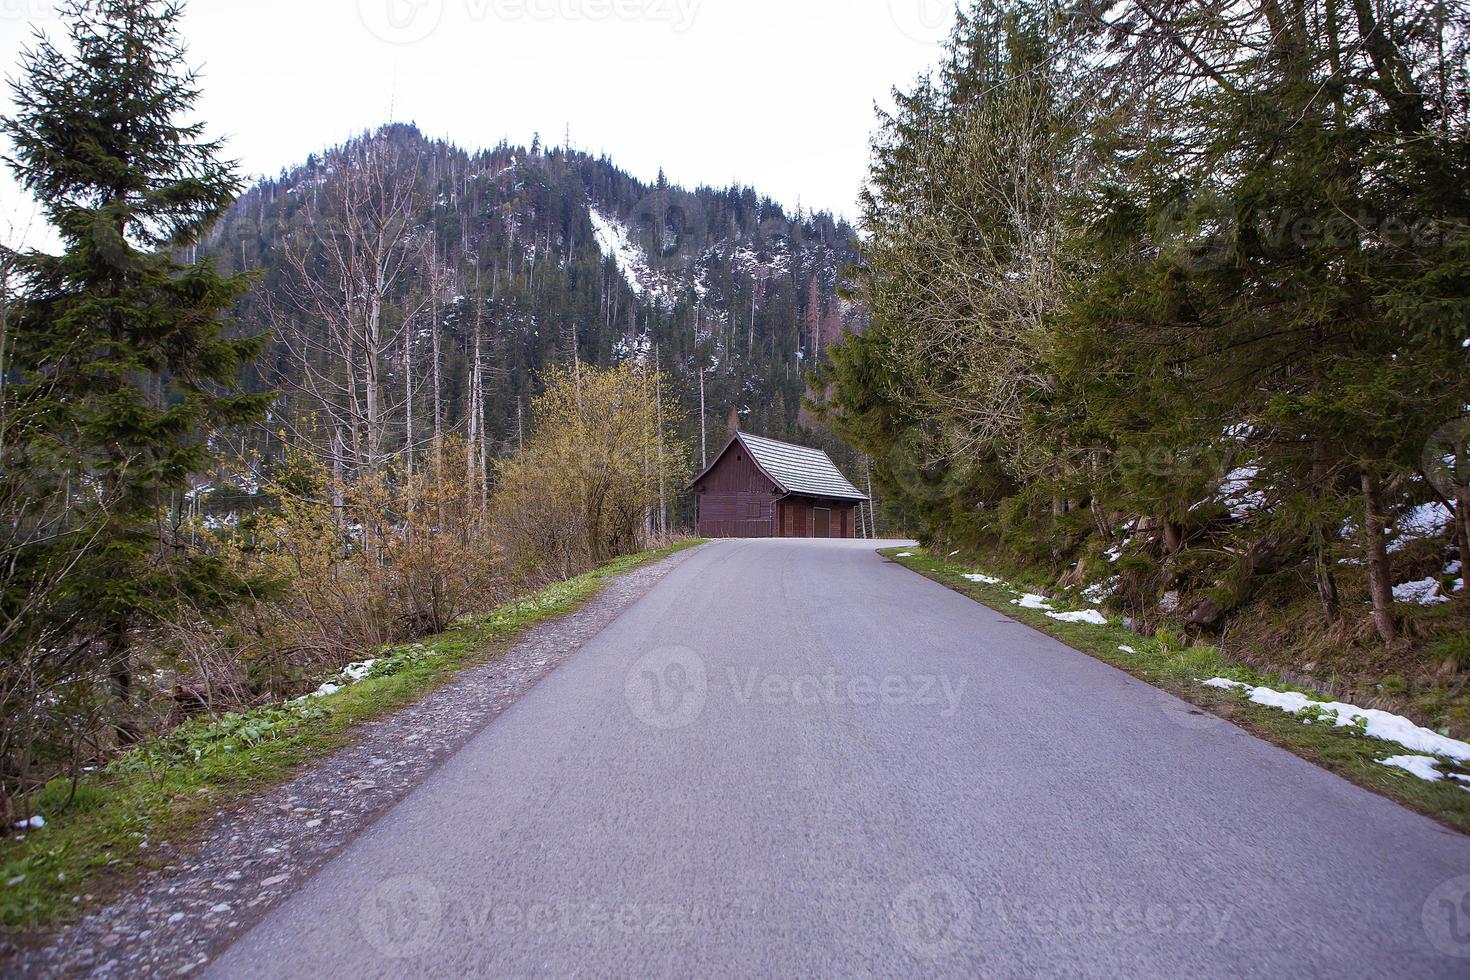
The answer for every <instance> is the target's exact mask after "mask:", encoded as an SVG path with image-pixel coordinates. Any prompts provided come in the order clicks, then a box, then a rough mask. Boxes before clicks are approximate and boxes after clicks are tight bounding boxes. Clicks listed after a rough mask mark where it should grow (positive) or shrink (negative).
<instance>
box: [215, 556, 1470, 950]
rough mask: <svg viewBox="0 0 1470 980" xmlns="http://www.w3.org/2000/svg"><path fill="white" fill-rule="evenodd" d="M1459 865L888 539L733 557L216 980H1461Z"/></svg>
mask: <svg viewBox="0 0 1470 980" xmlns="http://www.w3.org/2000/svg"><path fill="white" fill-rule="evenodd" d="M1461 876H1470V839H1467V838H1465V837H1462V836H1459V835H1457V834H1454V833H1451V832H1450V831H1447V830H1445V829H1443V828H1441V827H1439V826H1438V825H1436V824H1434V823H1432V822H1431V821H1429V820H1426V819H1424V818H1422V817H1420V816H1417V815H1415V814H1413V813H1410V812H1409V811H1407V810H1404V809H1402V808H1401V807H1399V806H1397V805H1395V804H1393V803H1390V802H1388V801H1387V800H1384V799H1382V798H1380V797H1377V796H1374V795H1372V794H1370V793H1368V792H1366V791H1363V790H1361V789H1358V788H1356V787H1354V786H1352V785H1350V784H1349V783H1347V782H1345V781H1343V780H1341V779H1339V778H1337V777H1335V776H1332V775H1330V774H1328V773H1326V772H1324V771H1323V770H1320V769H1318V768H1316V767H1314V766H1312V765H1310V764H1308V763H1306V762H1303V761H1302V760H1300V759H1298V758H1296V757H1295V756H1292V755H1290V754H1288V753H1286V752H1284V751H1282V750H1279V749H1277V748H1274V747H1273V746H1270V745H1268V744H1266V743H1264V742H1261V741H1259V740H1257V739H1255V738H1252V737H1250V736H1248V735H1246V734H1245V733H1243V732H1242V731H1240V730H1239V729H1237V728H1235V727H1233V726H1231V725H1229V724H1227V723H1225V722H1223V721H1220V720H1218V719H1215V718H1213V717H1210V716H1200V715H1197V714H1192V713H1191V709H1190V708H1189V706H1187V705H1185V704H1184V703H1183V702H1180V701H1177V700H1175V699H1173V698H1170V697H1168V696H1166V695H1163V694H1161V693H1160V692H1158V691H1156V690H1155V689H1153V688H1151V687H1149V686H1148V685H1146V684H1143V683H1141V682H1139V681H1137V680H1134V679H1133V678H1131V677H1129V676H1127V675H1125V674H1123V673H1121V672H1119V671H1117V670H1114V669H1112V668H1110V667H1108V666H1106V665H1104V664H1101V663H1099V662H1097V661H1095V660H1092V659H1091V658H1089V657H1087V656H1085V655H1083V654H1081V653H1078V652H1076V651H1074V650H1071V649H1070V648H1068V647H1066V646H1064V645H1062V644H1060V643H1058V642H1056V641H1054V640H1051V639H1049V638H1047V637H1046V636H1043V635H1042V634H1039V633H1037V632H1035V631H1033V630H1031V629H1029V628H1027V627H1024V626H1021V625H1018V624H1016V623H1015V622H1013V621H1011V620H1009V619H1006V618H1005V617H1003V616H1001V615H999V614H997V613H995V612H993V611H991V610H989V609H987V608H985V607H983V606H980V605H978V604H976V603H973V602H971V601H970V600H968V599H965V598H964V597H962V596H959V595H957V594H955V593H953V592H950V591H948V590H946V589H944V588H942V587H940V586H938V585H936V584H934V583H932V582H930V581H928V580H926V579H923V578H921V577H920V576H918V575H915V574H913V573H912V572H909V571H907V570H905V569H903V568H901V567H899V566H897V565H894V564H892V563H889V562H886V561H885V560H883V559H882V558H881V557H879V556H878V555H877V554H876V553H875V552H874V550H873V546H872V545H870V544H868V543H865V542H813V541H804V542H802V541H752V542H723V543H718V544H714V545H711V546H709V547H707V548H705V549H703V550H702V551H700V552H699V553H696V554H695V555H693V556H692V557H691V558H690V559H689V560H688V561H686V562H685V563H684V564H683V565H682V566H681V567H680V568H679V569H677V570H676V571H675V572H674V573H673V574H671V575H670V576H669V577H668V578H667V579H665V580H664V581H663V582H662V583H661V584H660V585H659V586H658V587H657V588H655V589H654V591H653V592H651V593H650V594H649V595H648V596H646V597H645V598H644V599H643V600H642V601H640V602H639V603H638V604H637V605H636V606H634V607H633V608H632V609H630V610H629V611H628V612H627V613H626V614H624V615H623V616H622V618H621V619H619V620H618V621H616V622H615V623H614V624H613V625H612V626H611V627H609V628H608V629H607V630H606V631H604V632H603V633H602V634H601V635H600V636H598V637H597V638H596V639H594V640H593V641H592V642H591V643H590V644H588V646H587V647H586V648H585V649H584V650H583V651H582V652H581V653H580V654H578V655H577V656H576V657H574V658H573V659H572V660H570V661H569V662H568V663H567V664H566V665H564V666H563V667H562V668H560V669H559V670H558V671H556V672H555V673H554V674H552V675H551V676H550V677H548V678H547V679H546V680H545V681H543V682H542V683H541V684H540V686H538V687H537V688H536V689H535V690H533V691H532V692H531V693H530V694H529V695H528V696H527V697H526V698H525V699H524V700H523V701H521V702H520V703H519V704H518V705H516V706H515V707H513V708H511V709H510V710H508V711H506V712H505V713H504V714H503V715H501V716H500V717H499V718H498V719H497V720H496V721H495V722H494V723H493V724H490V725H489V726H488V727H486V729H485V730H484V731H483V732H482V733H481V734H480V735H478V736H477V737H476V738H475V739H474V740H473V741H472V742H470V743H469V744H468V745H467V746H466V747H465V748H464V749H463V750H462V751H460V752H459V753H458V754H457V755H455V756H453V757H452V758H451V759H450V760H449V761H448V762H447V763H446V764H445V765H444V766H443V767H442V768H441V769H439V770H438V771H437V772H436V773H435V774H434V775H433V776H431V777H430V778H429V780H428V781H427V782H426V783H425V784H424V785H423V786H421V787H420V788H419V789H418V790H417V791H416V792H415V793H413V795H411V796H410V797H408V798H407V799H406V800H405V801H404V802H402V803H401V804H399V805H398V806H397V807H396V808H394V809H393V810H392V811H390V812H389V813H388V814H387V815H386V816H385V817H384V818H383V819H382V820H381V821H380V822H379V823H377V824H376V825H375V826H374V827H373V828H372V829H371V830H369V831H368V832H367V833H366V834H364V835H363V836H362V837H360V838H358V839H357V840H356V841H355V842H354V843H352V844H351V845H349V847H348V848H347V849H346V850H345V851H344V852H343V853H342V854H341V855H340V856H339V857H338V858H337V859H336V860H335V861H333V862H332V863H330V864H329V865H327V866H326V867H325V868H324V869H322V871H321V872H320V873H318V874H317V875H316V877H315V878H313V879H312V880H311V881H310V882H309V883H308V884H307V885H306V886H305V887H304V888H303V889H302V890H301V891H300V892H298V893H297V894H296V895H295V896H294V897H293V898H291V899H290V900H288V901H287V902H285V903H284V904H283V905H281V906H280V907H278V908H277V909H276V910H275V911H274V912H273V913H272V914H270V915H269V916H268V917H267V918H266V919H265V920H264V921H262V922H261V923H260V924H259V925H258V926H257V927H256V928H255V929H254V930H253V931H251V932H250V933H249V934H247V935H246V936H245V937H244V938H243V939H242V940H241V941H240V942H238V943H237V944H236V945H235V946H234V947H233V948H231V949H230V950H229V951H228V952H227V953H226V954H225V955H224V956H223V957H222V958H220V959H219V960H217V961H216V962H215V964H214V965H213V967H212V972H213V975H215V976H220V977H271V978H276V977H297V976H330V977H352V978H367V977H402V976H465V975H494V976H531V975H535V976H573V975H580V976H596V977H606V976H626V977H654V976H681V977H685V976H725V975H741V976H782V977H785V976H874V975H877V976H904V975H913V976H918V975H924V976H931V975H955V976H1129V977H1166V976H1167V977H1179V976H1201V975H1206V976H1230V977H1242V976H1245V977H1251V976H1334V977H1368V976H1384V977H1388V976H1392V977H1431V976H1444V977H1466V976H1470V877H1465V878H1463V879H1462V878H1461ZM1457 953H1458V954H1462V955H1460V956H1456V955H1452V954H1457Z"/></svg>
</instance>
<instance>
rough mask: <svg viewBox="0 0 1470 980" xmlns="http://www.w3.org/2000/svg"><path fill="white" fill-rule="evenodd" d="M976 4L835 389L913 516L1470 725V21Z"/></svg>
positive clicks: (1367, 9) (1057, 578)
mask: <svg viewBox="0 0 1470 980" xmlns="http://www.w3.org/2000/svg"><path fill="white" fill-rule="evenodd" d="M1467 16H1470V14H1467V8H1466V7H1465V6H1464V5H1463V4H1459V3H1448V2H1446V3H1420V2H1409V0H1385V2H1376V3H1370V2H1367V0H1251V2H1246V3H1229V4H1198V3H1195V2H1193V0H1177V2H1175V0H1165V2H1144V0H1120V2H1117V3H1112V4H1090V5H1082V6H1080V7H1077V6H1070V5H1062V4H1055V3H1049V2H1038V0H997V2H981V3H976V4H972V5H969V7H968V8H967V10H966V11H965V12H964V13H962V15H961V17H960V18H959V21H958V24H957V26H956V28H955V30H954V32H953V35H952V37H951V40H950V43H949V44H948V46H947V55H946V58H945V61H944V63H943V64H942V65H941V66H939V69H938V71H937V72H936V73H935V74H934V75H933V76H932V77H930V78H926V79H921V80H920V81H919V82H918V83H917V84H915V85H913V86H912V87H909V88H908V89H907V90H905V91H903V92H901V93H900V98H899V104H898V108H897V109H896V111H895V112H893V113H892V114H890V115H888V116H886V117H885V118H884V119H883V120H882V124H881V127H880V129H879V131H878V133H877V134H876V136H875V138H874V141H873V161H872V170H871V183H870V187H869V191H868V192H867V194H866V196H865V200H864V213H863V221H862V230H863V233H864V235H865V239H864V242H863V265H862V269H861V274H860V277H859V279H860V283H859V290H858V296H859V298H860V301H861V302H862V304H863V305H864V307H865V311H866V313H867V315H868V316H869V318H870V325H869V327H868V329H867V330H866V331H865V332H863V333H861V335H853V336H849V337H847V338H845V339H844V340H843V341H842V342H841V343H839V344H837V345H836V346H834V347H833V348H832V349H831V350H830V351H829V354H830V355H831V363H830V365H826V366H824V377H823V382H824V385H825V391H826V396H827V401H826V404H825V415H826V417H827V418H828V419H830V420H831V421H832V423H833V424H834V426H835V427H836V429H837V431H838V432H839V433H840V434H841V435H843V436H844V438H846V439H847V440H849V441H850V442H851V443H852V444H853V445H855V446H857V447H859V448H861V449H862V450H864V451H865V452H867V453H869V454H871V456H872V458H873V460H874V472H875V476H876V478H877V480H878V481H879V483H880V484H881V486H882V487H883V489H884V493H885V494H886V501H887V504H888V507H889V510H890V513H891V515H892V516H893V517H894V519H895V520H897V521H898V522H900V523H904V524H908V525H910V526H914V527H917V528H919V529H920V530H921V534H922V537H923V538H924V539H925V541H926V543H928V544H930V545H931V547H932V548H933V549H934V550H935V551H936V552H938V553H941V554H943V553H947V552H949V551H951V550H954V551H955V552H956V553H957V554H958V553H961V552H963V553H964V554H966V555H968V556H970V557H972V558H974V559H976V560H979V561H982V562H983V563H984V564H985V566H986V567H987V568H993V569H995V570H997V571H998V572H999V573H1002V574H1007V575H1010V576H1014V577H1018V578H1023V579H1024V580H1026V581H1031V582H1034V583H1035V584H1037V585H1039V586H1044V587H1045V588H1047V589H1049V590H1053V591H1056V592H1065V591H1068V590H1072V591H1075V592H1076V593H1078V594H1079V595H1081V596H1085V597H1086V598H1088V599H1091V600H1094V601H1095V602H1097V603H1099V604H1105V605H1106V606H1107V607H1108V608H1111V609H1114V610H1116V611H1117V612H1119V613H1120V614H1122V615H1123V616H1125V617H1126V618H1127V621H1128V622H1130V623H1131V624H1133V625H1134V626H1135V628H1137V629H1139V630H1141V631H1143V632H1146V633H1154V632H1156V631H1157V632H1160V633H1165V632H1167V633H1168V634H1169V635H1171V636H1176V637H1185V638H1188V639H1189V640H1193V641H1198V642H1206V643H1211V644H1214V645H1216V646H1218V647H1220V648H1221V649H1223V650H1224V652H1225V653H1226V654H1227V655H1229V656H1230V657H1232V658H1235V659H1236V660H1237V661H1239V662H1243V663H1246V664H1250V665H1253V666H1258V667H1261V668H1265V669H1269V670H1272V671H1277V672H1280V673H1281V674H1282V675H1283V676H1286V677H1291V678H1294V679H1295V682H1296V683H1300V684H1304V685H1308V686H1309V687H1311V688H1312V689H1315V690H1320V691H1325V692H1328V693H1332V694H1340V695H1352V696H1353V697H1356V698H1358V699H1359V701H1360V703H1377V704H1384V703H1388V704H1395V705H1400V706H1403V707H1404V708H1405V709H1407V710H1411V711H1412V712H1414V713H1415V714H1416V715H1417V716H1418V718H1419V719H1420V720H1421V721H1422V722H1427V723H1430V724H1432V725H1433V726H1435V727H1436V728H1439V729H1441V730H1445V731H1448V730H1451V729H1453V730H1455V731H1458V732H1460V733H1464V732H1465V731H1467V730H1470V706H1467V699H1466V697H1465V684H1466V680H1467V678H1470V618H1467V612H1470V605H1467V602H1466V593H1465V589H1464V561H1465V557H1466V555H1467V554H1470V543H1467V533H1470V489H1467V478H1470V465H1467V462H1470V461H1467V457H1466V445H1467V434H1470V421H1467V420H1470V416H1467V415H1466V412H1467V410H1470V370H1467V366H1470V365H1467V355H1470V350H1467V348H1470V237H1467V234H1466V232H1467V219H1470V128H1467V124H1470V89H1467V84H1466V83H1467V69H1470V58H1467V54H1470V52H1467V47H1466V45H1467V40H1470V30H1467V28H1470V20H1467Z"/></svg>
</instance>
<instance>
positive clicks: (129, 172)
mask: <svg viewBox="0 0 1470 980" xmlns="http://www.w3.org/2000/svg"><path fill="white" fill-rule="evenodd" d="M181 16H182V10H181V8H179V7H178V6H177V5H174V4H170V3H160V2H148V0H96V2H78V3H70V4H68V5H67V6H66V16H65V23H66V25H67V30H68V36H67V37H66V38H64V39H62V38H58V39H55V40H54V41H53V40H52V39H47V38H45V37H42V38H40V39H39V40H38V41H37V43H36V45H35V46H34V47H33V48H32V50H30V52H29V53H28V55H27V56H26V58H25V60H24V62H23V64H22V65H21V70H20V72H19V73H18V76H17V80H16V81H15V82H14V84H13V89H14V95H15V99H16V103H17V105H18V107H19V108H18V110H17V111H16V112H15V113H14V114H13V115H12V116H11V117H9V118H7V119H5V120H4V123H3V127H4V130H5V132H6V134H7V135H8V136H9V138H10V139H11V140H12V141H13V142H14V144H15V146H16V152H15V154H14V156H13V157H12V158H11V159H10V160H9V164H10V167H11V169H12V171H13V172H14V174H15V175H16V177H17V178H18V180H19V181H20V182H21V183H22V184H23V185H24V186H25V188H26V189H27V190H29V191H30V192H31V193H32V194H33V195H34V196H35V197H36V198H37V200H39V201H40V202H41V204H42V208H43V213H44V216H45V218H46V219H47V221H48V222H49V224H50V225H51V226H52V227H53V228H54V229H55V231H56V233H57V234H58V235H59V237H60V239H61V241H62V250H61V252H60V253H59V254H48V253H42V252H26V251H15V250H8V251H6V252H5V253H4V255H3V265H0V272H3V285H4V290H3V299H4V303H3V311H0V312H3V316H0V380H3V388H0V509H3V526H4V527H5V528H6V533H5V535H4V537H3V539H0V569H3V576H4V578H3V581H0V594H3V619H0V711H3V714H4V717H5V719H6V724H5V725H4V726H0V817H5V818H6V819H9V818H11V817H12V816H14V815H16V814H18V813H21V812H23V811H24V810H25V808H26V806H27V802H26V801H27V800H28V798H29V797H30V796H31V795H32V794H33V793H35V792H36V791H37V790H39V789H40V788H42V787H44V786H46V785H47V784H48V782H50V781H52V780H53V779H55V778H56V777H58V776H69V777H71V778H73V779H74V778H75V777H76V776H77V775H78V774H79V773H81V772H83V771H90V770H92V769H95V768H98V767H99V766H106V765H108V764H109V762H110V761H111V760H113V759H115V758H117V757H118V756H119V755H120V754H122V753H126V752H127V751H129V750H130V749H131V748H132V747H133V746H136V745H138V744H140V743H142V742H145V741H147V740H148V739H150V738H153V737H156V736H159V735H163V734H166V733H168V732H171V731H174V730H175V729H177V728H178V726H180V725H181V724H184V725H186V727H187V723H188V722H190V721H191V720H196V719H203V720H205V721H208V720H209V719H219V718H222V717H224V718H230V717H236V716H238V715H239V713H241V712H250V711H253V710H262V711H266V710H274V709H273V707H272V706H278V705H281V704H287V705H290V704H293V703H295V702H294V700H293V699H295V698H296V697H297V696H299V695H301V694H302V693H303V692H308V691H310V690H312V689H314V688H316V687H317V686H318V684H319V683H320V682H321V681H322V680H323V679H324V678H330V677H332V676H334V675H336V674H337V673H338V672H340V671H342V670H343V669H344V668H346V667H348V666H349V665H351V664H356V663H363V662H366V661H368V660H370V659H372V658H373V657H375V656H376V655H378V654H379V653H380V651H383V650H384V649H389V648H392V646H393V645H394V644H402V643H405V642H408V641H414V640H418V639H420V638H423V637H427V636H431V635H434V634H437V633H440V632H442V631H444V630H446V629H448V628H450V627H451V626H453V625H454V624H455V623H457V622H460V621H462V620H463V618H464V617H466V616H469V615H476V614H482V613H485V612H487V611H488V610H490V609H493V608H495V607H496V606H497V605H498V604H499V603H502V602H506V601H509V600H513V599H515V598H516V597H518V596H523V595H526V594H528V593H529V592H531V591H534V590H535V589H538V588H540V587H543V586H545V585H547V584H548V583H551V582H556V581H561V580H564V579H568V578H570V577H572V576H577V575H580V574H582V573H585V572H588V571H589V570H591V569H594V568H596V567H598V566H599V565H601V564H602V563H605V562H607V561H608V560H610V559H614V558H617V557H619V556H624V555H629V554H631V553H634V552H640V551H643V550H646V549H649V548H653V547H657V546H660V545H662V544H665V543H667V542H670V541H673V540H676V539H677V538H678V536H679V535H680V533H681V532H682V530H683V529H684V528H687V527H689V526H691V525H692V521H693V514H694V511H693V502H692V500H690V499H689V498H688V496H687V495H686V494H684V493H683V492H682V491H683V489H684V480H685V479H686V478H687V477H688V476H690V475H691V474H692V471H693V469H694V468H697V466H698V465H699V464H700V463H701V462H702V461H703V460H705V459H707V458H710V457H712V455H713V454H714V453H715V452H717V451H718V450H719V449H720V448H722V446H723V445H724V442H725V440H726V439H727V437H728V435H729V433H730V432H732V431H734V429H735V428H737V427H743V428H745V429H747V430H749V431H755V432H760V433H763V434H769V435H772V436H775V437H778V438H791V437H800V438H803V439H804V440H806V441H812V442H818V443H820V444H824V445H825V446H827V447H828V448H829V449H831V450H832V451H833V452H834V453H836V454H838V455H839V457H840V458H842V459H843V460H844V462H846V463H849V464H852V463H854V462H855V461H856V460H857V458H858V455H857V454H856V453H855V452H854V451H852V450H850V449H847V448H846V447H844V446H842V445H841V444H840V443H839V442H838V441H837V440H836V439H835V438H834V437H833V436H831V435H830V434H829V433H828V432H827V431H826V430H825V429H824V428H822V427H821V426H820V425H819V423H817V422H816V420H815V418H814V416H813V414H812V413H811V412H810V411H809V410H808V409H807V408H806V407H805V406H804V404H803V400H804V398H805V397H806V395H807V394H808V387H807V384H808V369H809V367H810V365H811V364H813V363H815V362H816V361H817V360H818V359H819V358H821V357H822V356H824V355H825V352H826V350H827V349H828V348H829V346H830V345H831V344H833V343H835V342H836V341H837V340H838V339H839V338H840V337H841V336H842V335H843V334H844V333H845V332H848V331H850V330H855V329H860V328H861V323H862V314H861V312H860V310H859V309H858V307H857V306H856V305H855V304H854V303H852V302H851V301H850V300H849V299H847V298H846V297H845V295H844V286H845V283H844V279H843V277H844V274H845V272H846V271H847V270H848V269H850V267H851V266H852V265H853V263H854V262H855V260H856V256H857V252H856V235H855V232H854V230H853V229H852V228H851V227H849V226H848V225H846V224H845V223H843V222H842V221H840V220H838V219H835V218H834V217H832V216H831V215H828V214H824V213H807V212H804V211H803V212H799V213H797V214H794V215H793V214H788V213H787V212H786V211H785V210H783V209H782V207H781V206H780V205H778V204H776V203H775V202H773V201H772V200H770V199H769V198H766V197H763V196H761V195H759V194H758V193H757V192H756V191H755V190H753V189H751V188H749V187H742V186H731V187H727V188H723V189H717V188H709V187H700V188H697V189H695V190H692V191H690V190H685V189H684V188H681V187H679V186H677V185H675V184H672V183H670V182H669V181H668V180H667V179H666V178H665V177H664V175H663V174H661V173H660V174H659V175H658V177H657V179H656V180H655V181H653V182H652V183H650V184H645V183H643V182H640V181H639V180H637V179H635V178H634V177H632V176H630V175H629V174H627V173H625V172H623V171H622V170H619V169H618V168H617V167H616V166H615V165H614V164H613V163H612V162H611V161H610V160H609V159H607V158H606V157H594V156H592V155H589V154H587V153H583V152H580V151H577V150H575V149H573V148H572V146H571V145H570V142H571V141H570V138H568V139H567V140H566V143H565V145H563V146H560V147H549V146H545V145H543V144H542V142H541V140H540V138H539V137H538V138H537V139H535V140H534V141H533V142H532V144H531V145H530V146H529V147H520V146H511V145H509V144H505V143H502V144H500V145H498V146H496V147H494V148H493V149H489V150H485V151H477V152H467V151H464V150H461V149H459V148H457V147H455V146H453V145H451V144H450V143H448V142H446V141H442V140H430V139H428V138H426V137H424V136H423V135H422V134H421V133H420V132H419V131H418V129H417V128H416V127H414V126H413V125H412V124H409V123H397V124H390V125H386V126H384V127H382V128H380V129H377V130H375V131H372V132H367V133H363V134H359V135H357V136H355V137H353V138H351V139H349V140H348V141H347V142H345V143H344V144H342V145H339V146H336V147H333V148H330V149H327V150H325V151H322V152H319V153H317V154H314V155H312V156H310V157H309V158H308V159H306V161H305V162H304V163H303V164H302V165H300V166H298V167H294V168H291V169H289V170H287V171H284V172H282V173H281V174H280V175H279V176H278V177H276V178H274V179H269V180H263V181H260V182H258V183H254V184H251V185H249V186H247V185H246V182H245V181H244V180H243V179H242V177H241V176H240V175H239V173H238V172H237V170H236V168H235V166H234V165H233V164H231V163H230V162H229V160H228V153H227V147H226V146H225V145H224V144H222V143H219V142H215V141H212V140H210V139H208V138H206V137H205V136H204V132H205V124H204V123H202V122H197V121H193V120H192V109H193V107H194V105H195V103H196V100H197V98H198V96H199V94H200V93H199V84H198V82H197V78H196V76H195V75H194V73H193V69H192V67H191V66H190V64H189V61H188V56H187V52H186V50H185V48H184V44H183V40H182V37H181V35H180V18H181Z"/></svg>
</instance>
